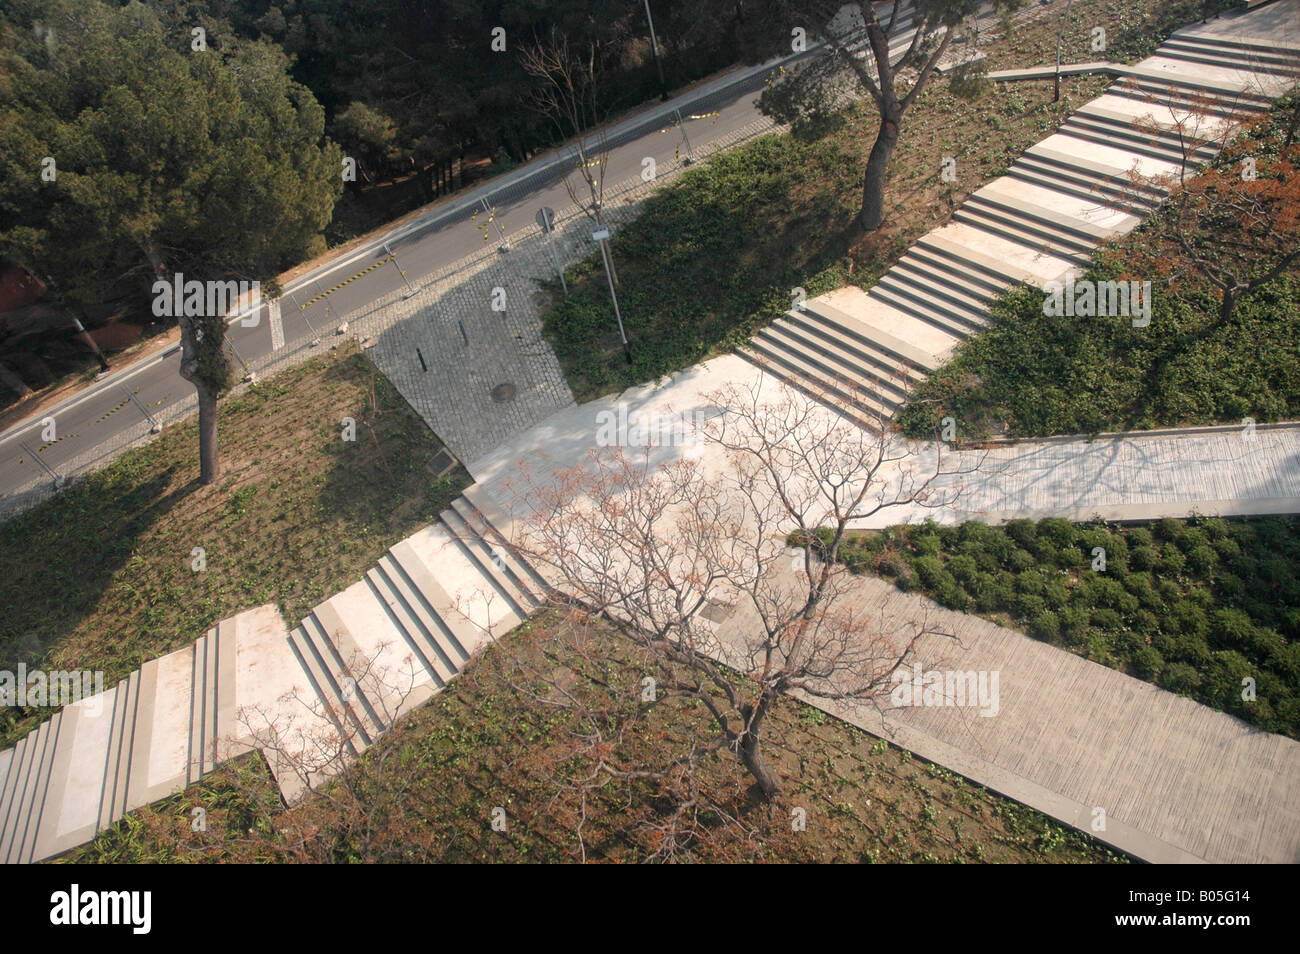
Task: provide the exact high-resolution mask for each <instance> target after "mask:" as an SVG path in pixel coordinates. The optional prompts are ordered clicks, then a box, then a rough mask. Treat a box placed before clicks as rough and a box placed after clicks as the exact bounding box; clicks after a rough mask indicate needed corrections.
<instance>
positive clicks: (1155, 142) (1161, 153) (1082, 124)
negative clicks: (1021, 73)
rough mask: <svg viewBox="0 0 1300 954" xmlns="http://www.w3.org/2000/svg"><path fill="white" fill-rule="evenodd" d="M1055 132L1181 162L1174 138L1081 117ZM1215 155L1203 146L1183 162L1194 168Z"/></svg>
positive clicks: (1166, 160) (1066, 123) (1178, 148)
mask: <svg viewBox="0 0 1300 954" xmlns="http://www.w3.org/2000/svg"><path fill="white" fill-rule="evenodd" d="M1058 131H1060V133H1062V134H1063V135H1069V136H1074V138H1075V139H1083V140H1086V142H1092V143H1100V144H1102V146H1113V147H1115V148H1122V149H1125V152H1132V153H1136V155H1139V156H1149V157H1151V159H1158V160H1162V161H1165V162H1183V161H1184V153H1183V146H1182V144H1179V143H1178V140H1177V138H1170V136H1164V135H1156V134H1151V133H1145V131H1143V130H1138V129H1134V127H1131V126H1128V127H1125V126H1122V125H1119V123H1109V122H1105V121H1102V120H1097V118H1091V117H1082V116H1079V114H1078V113H1076V114H1075V116H1071V117H1070V118H1069V120H1066V122H1065V125H1062V126H1061V129H1060V130H1058ZM1217 152H1218V149H1217V147H1214V146H1210V144H1206V146H1201V147H1197V148H1195V149H1191V151H1190V155H1188V156H1186V160H1190V161H1191V164H1192V165H1197V164H1200V162H1208V161H1209V160H1210V159H1213V157H1214V156H1216V155H1217Z"/></svg>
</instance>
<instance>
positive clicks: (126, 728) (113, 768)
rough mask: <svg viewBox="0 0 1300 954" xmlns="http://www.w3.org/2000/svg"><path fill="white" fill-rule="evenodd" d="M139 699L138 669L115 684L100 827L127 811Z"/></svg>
mask: <svg viewBox="0 0 1300 954" xmlns="http://www.w3.org/2000/svg"><path fill="white" fill-rule="evenodd" d="M139 700H140V670H138V669H137V670H136V671H135V672H133V673H131V674H130V675H129V676H127V677H126V678H125V679H123V680H122V681H121V682H119V683H118V684H117V691H116V693H115V694H114V696H113V723H112V728H111V729H110V732H109V745H108V761H107V764H106V765H105V768H104V800H103V803H102V804H101V806H100V808H101V811H100V818H99V827H100V828H107V827H108V826H109V825H111V824H112V823H113V822H115V821H117V820H118V819H119V818H121V817H122V816H123V815H125V814H126V799H127V784H128V782H129V780H130V777H131V745H132V742H133V740H134V739H135V731H136V715H137V707H138V705H139Z"/></svg>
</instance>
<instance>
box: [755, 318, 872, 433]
mask: <svg viewBox="0 0 1300 954" xmlns="http://www.w3.org/2000/svg"><path fill="white" fill-rule="evenodd" d="M770 332H771V329H770V327H769V328H764V329H763V330H762V331H761V332H759V334H758V335H756V336H755V337H754V338H752V339H750V342H749V347H750V348H751V349H753V351H754V352H755V353H757V354H759V355H761V356H762V357H764V358H766V359H767V360H768V361H769V362H770V363H771V366H772V367H773V369H774V370H776V371H777V372H778V373H779V374H780V376H781V377H783V378H784V379H785V380H786V381H787V382H788V383H790V384H794V385H796V386H797V387H800V388H801V389H802V390H804V391H806V392H808V393H810V394H812V395H813V396H814V397H823V396H830V397H832V398H834V400H836V401H839V402H842V403H843V404H844V406H845V407H847V408H849V409H851V412H852V413H853V414H854V415H855V417H857V418H859V419H860V420H861V421H862V422H865V423H868V424H869V426H871V427H874V428H879V427H882V426H883V425H884V423H885V422H886V421H888V420H889V419H890V418H892V417H893V415H894V412H895V411H896V410H897V408H898V405H897V403H896V402H886V401H882V400H881V399H880V397H879V395H878V392H877V390H876V387H875V385H874V382H872V381H870V380H869V379H867V378H865V377H863V376H862V375H860V374H855V373H852V372H848V371H841V370H839V369H838V368H835V367H832V364H833V362H829V361H827V359H826V357H825V355H821V354H819V353H818V352H817V351H815V350H814V349H813V348H811V347H809V346H807V345H805V344H803V343H802V342H801V341H800V340H799V339H797V338H795V337H793V336H789V337H786V336H781V337H778V336H775V335H773V334H771V333H770Z"/></svg>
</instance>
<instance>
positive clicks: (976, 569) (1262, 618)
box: [840, 517, 1300, 738]
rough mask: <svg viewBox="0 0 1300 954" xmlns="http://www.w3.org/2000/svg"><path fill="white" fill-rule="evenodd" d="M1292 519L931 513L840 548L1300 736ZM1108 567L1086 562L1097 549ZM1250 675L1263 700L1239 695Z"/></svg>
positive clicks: (1298, 564) (1298, 601) (860, 567)
mask: <svg viewBox="0 0 1300 954" xmlns="http://www.w3.org/2000/svg"><path fill="white" fill-rule="evenodd" d="M1297 531H1300V517H1267V518H1258V519H1255V518H1252V519H1248V520H1224V519H1221V518H1211V519H1199V518H1198V519H1190V520H1174V519H1164V520H1161V521H1158V522H1156V523H1152V524H1149V525H1145V526H1134V527H1121V526H1116V525H1106V524H1098V523H1089V524H1074V523H1071V522H1069V521H1067V520H1062V519H1057V518H1049V519H1045V520H1040V521H1038V522H1034V521H1031V520H1013V521H1011V522H1010V523H1008V524H1006V525H1004V526H1000V527H991V526H988V525H987V524H983V523H975V522H971V523H964V524H962V525H960V526H956V527H948V526H938V525H936V524H934V523H932V522H927V523H924V524H920V525H915V526H898V527H890V528H889V529H887V530H884V531H882V532H880V533H878V534H870V535H863V536H855V537H851V538H849V539H847V540H846V541H845V542H844V543H843V544H842V545H841V550H840V559H841V561H842V562H843V563H845V564H846V565H847V566H848V567H849V568H850V569H852V570H854V571H855V572H874V573H877V574H879V575H881V576H883V577H886V578H888V579H891V580H893V581H894V582H895V583H896V584H897V585H898V587H899V588H900V589H903V590H915V591H919V592H923V593H925V594H926V595H928V596H931V597H933V598H934V599H935V600H937V601H938V602H940V603H942V604H943V605H945V606H947V607H949V608H951V609H956V610H962V611H965V612H978V613H981V614H985V615H988V616H991V617H993V618H996V619H998V620H999V621H1001V622H1011V623H1012V624H1013V625H1015V626H1017V627H1019V628H1021V629H1023V630H1024V631H1026V632H1028V633H1029V634H1030V635H1032V636H1034V637H1036V638H1038V639H1041V640H1044V641H1046V642H1050V643H1053V644H1054V645H1058V646H1061V647H1063V648H1068V649H1070V650H1072V651H1074V652H1077V653H1079V654H1080V655H1083V656H1086V657H1087V658H1089V659H1092V660H1093V661H1095V662H1099V663H1102V664H1104V665H1108V666H1111V667H1113V668H1116V669H1120V670H1122V671H1124V672H1127V673H1128V674H1129V675H1132V676H1135V677H1137V678H1139V679H1144V680H1146V681H1148V682H1153V683H1156V684H1157V685H1159V686H1162V687H1163V688H1165V689H1168V690H1170V691H1172V692H1178V693H1181V694H1184V695H1187V696H1190V697H1191V698H1193V699H1196V700H1197V701H1198V702H1202V703H1204V704H1205V705H1208V706H1213V707H1214V708H1216V709H1219V710H1220V711H1223V712H1229V713H1231V714H1233V715H1235V716H1238V717H1240V718H1242V719H1245V720H1246V721H1248V722H1252V723H1254V724H1256V725H1258V726H1260V727H1261V728H1263V729H1266V730H1268V731H1270V732H1281V733H1284V734H1286V735H1289V736H1291V737H1293V738H1300V535H1298V533H1297ZM1096 547H1101V548H1103V549H1104V550H1105V551H1106V553H1105V558H1106V560H1105V570H1104V571H1096V570H1093V568H1092V567H1093V564H1094V556H1093V554H1094V548H1096ZM1245 677H1251V678H1254V679H1255V681H1256V694H1257V698H1256V700H1255V701H1253V702H1248V701H1244V700H1243V699H1242V697H1241V696H1242V679H1243V678H1245Z"/></svg>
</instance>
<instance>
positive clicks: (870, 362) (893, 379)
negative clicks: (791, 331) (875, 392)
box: [782, 311, 925, 394]
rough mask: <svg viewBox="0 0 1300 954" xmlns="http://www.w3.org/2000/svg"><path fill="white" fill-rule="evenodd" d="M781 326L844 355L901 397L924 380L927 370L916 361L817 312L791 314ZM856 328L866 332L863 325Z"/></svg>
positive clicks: (788, 313) (787, 313)
mask: <svg viewBox="0 0 1300 954" xmlns="http://www.w3.org/2000/svg"><path fill="white" fill-rule="evenodd" d="M782 323H783V324H787V325H790V326H793V327H796V328H799V329H801V330H802V331H803V332H804V334H805V337H807V336H812V338H813V339H814V340H817V341H819V342H821V344H822V347H824V348H830V349H831V350H833V351H836V352H840V353H842V354H844V355H845V356H846V357H847V358H848V359H849V360H851V361H853V362H854V363H855V364H856V365H857V366H858V367H859V368H862V369H863V371H864V372H869V373H870V375H871V376H872V377H874V378H876V379H877V380H881V381H882V383H887V386H888V387H889V388H890V389H891V390H893V391H896V392H898V393H900V394H906V393H907V392H908V391H909V390H911V388H913V387H915V386H916V385H917V384H920V383H921V382H922V381H924V380H925V372H924V370H923V369H922V368H921V367H920V365H918V364H917V363H916V362H915V361H913V360H910V359H908V358H904V357H902V356H901V355H899V354H897V353H896V352H893V351H890V350H888V349H887V348H885V347H884V346H882V345H880V344H877V343H876V342H874V341H872V340H871V339H869V338H867V337H866V336H865V335H864V334H862V333H860V332H855V331H851V330H850V329H849V328H848V327H846V326H845V325H843V324H841V323H840V322H838V321H834V320H832V319H829V318H826V317H824V316H822V315H819V314H817V313H815V312H809V311H789V312H786V316H785V318H784V319H783V322H782ZM857 327H858V328H861V329H863V330H864V331H865V330H867V329H866V328H865V326H863V325H860V324H859V325H858V326H857Z"/></svg>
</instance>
